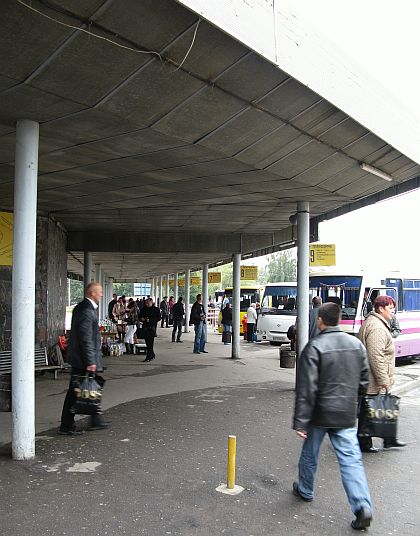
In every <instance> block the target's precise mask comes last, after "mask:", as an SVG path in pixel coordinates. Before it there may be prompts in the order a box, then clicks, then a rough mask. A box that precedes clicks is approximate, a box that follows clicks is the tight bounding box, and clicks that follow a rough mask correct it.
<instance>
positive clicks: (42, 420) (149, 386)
mask: <svg viewBox="0 0 420 536" xmlns="http://www.w3.org/2000/svg"><path fill="white" fill-rule="evenodd" d="M170 334H171V329H166V328H163V329H160V330H159V333H158V335H159V336H158V337H157V339H156V344H155V348H156V355H157V359H156V360H155V361H153V362H151V363H143V360H144V356H142V355H140V356H131V355H124V356H122V357H106V358H105V364H106V366H107V370H106V372H105V374H104V376H105V377H106V379H107V385H106V390H105V396H104V408H105V409H109V408H111V407H114V406H117V405H119V404H123V403H125V402H130V401H132V400H139V399H141V398H148V397H153V396H160V395H166V394H171V393H177V392H184V391H190V390H194V389H204V388H206V387H220V386H233V385H243V384H248V383H260V382H265V381H275V380H280V381H282V382H285V383H287V384H288V385H290V387H291V388H293V387H294V383H295V370H294V369H281V368H280V367H279V347H275V346H269V345H268V344H266V343H257V344H247V343H245V341H241V359H240V360H231V359H229V357H230V355H231V346H225V345H223V344H221V342H220V335H219V334H217V333H213V332H209V336H208V339H209V342H208V344H207V349H208V351H209V353H208V354H200V355H196V354H193V353H192V349H193V333H188V334H184V335H183V339H184V343H183V344H177V343H171V342H170ZM418 385H420V363H417V364H414V365H407V366H402V367H397V369H396V375H395V388H394V390H393V392H395V393H396V394H397V393H398V392H399V393H404V392H405V391H406V390H407V389H413V388H415V387H416V386H418ZM67 386H68V374H67V373H61V374H60V377H59V379H58V380H53V379H52V377H51V375H50V374H49V373H48V374H45V375H44V376H37V378H36V432H37V433H40V432H43V431H45V430H49V429H51V428H54V427H56V426H58V424H59V420H60V415H61V409H62V402H63V400H64V396H65V392H66V390H67ZM10 441H11V414H10V413H0V445H1V444H5V443H9V442H10Z"/></svg>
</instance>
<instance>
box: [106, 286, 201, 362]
mask: <svg viewBox="0 0 420 536" xmlns="http://www.w3.org/2000/svg"><path fill="white" fill-rule="evenodd" d="M108 316H109V318H110V319H111V321H112V322H113V323H114V324H115V325H116V328H117V334H118V339H119V341H120V342H124V343H125V346H126V353H128V354H134V344H135V338H137V339H138V338H140V339H144V340H145V343H146V348H147V350H146V359H145V360H144V361H145V362H147V361H152V360H153V359H155V357H156V356H155V352H154V339H155V337H156V336H157V326H158V323H159V322H160V326H161V328H164V327H165V326H166V327H167V328H169V327H172V342H175V343H182V342H183V341H182V331H183V326H184V325H185V306H184V298H183V297H182V296H180V297H179V298H178V301H177V302H176V303H175V300H174V298H173V296H171V297H170V298H169V300H168V297H167V296H164V298H163V299H162V301H161V302H160V304H159V307H156V306H155V304H154V303H153V299H152V298H151V297H150V296H149V297H148V298H146V299H144V300H139V299H137V300H136V301H134V300H133V298H129V299H128V300H126V298H125V296H124V295H123V296H120V297H118V296H117V294H114V295H113V299H112V300H111V301H110V302H109V304H108ZM190 324H191V325H194V331H195V337H194V350H193V352H194V353H195V354H199V353H207V351H206V349H205V345H206V338H207V324H206V313H205V310H204V306H203V304H202V299H201V294H198V295H197V299H196V301H195V303H194V305H193V306H192V309H191V315H190Z"/></svg>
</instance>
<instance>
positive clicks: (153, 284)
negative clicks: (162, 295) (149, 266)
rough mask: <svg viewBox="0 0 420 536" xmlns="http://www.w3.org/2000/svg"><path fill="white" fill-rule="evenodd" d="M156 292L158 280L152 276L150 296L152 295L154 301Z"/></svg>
mask: <svg viewBox="0 0 420 536" xmlns="http://www.w3.org/2000/svg"><path fill="white" fill-rule="evenodd" d="M155 292H156V281H155V278H154V277H152V286H151V288H150V296H151V297H152V299H153V301H154V302H155V301H156V300H155Z"/></svg>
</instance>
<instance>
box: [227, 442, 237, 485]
mask: <svg viewBox="0 0 420 536" xmlns="http://www.w3.org/2000/svg"><path fill="white" fill-rule="evenodd" d="M235 472H236V436H234V435H230V436H229V439H228V466H227V488H228V489H233V488H234V487H235Z"/></svg>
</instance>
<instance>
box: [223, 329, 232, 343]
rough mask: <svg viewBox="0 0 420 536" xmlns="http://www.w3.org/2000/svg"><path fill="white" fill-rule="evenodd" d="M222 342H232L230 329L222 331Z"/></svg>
mask: <svg viewBox="0 0 420 536" xmlns="http://www.w3.org/2000/svg"><path fill="white" fill-rule="evenodd" d="M222 342H223V343H225V344H230V343H231V342H232V333H231V332H230V331H223V333H222Z"/></svg>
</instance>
